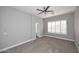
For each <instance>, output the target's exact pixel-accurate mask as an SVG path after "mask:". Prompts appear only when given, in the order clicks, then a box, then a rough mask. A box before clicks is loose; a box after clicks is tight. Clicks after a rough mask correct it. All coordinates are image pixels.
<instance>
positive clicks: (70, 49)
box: [3, 36, 78, 53]
mask: <svg viewBox="0 0 79 59" xmlns="http://www.w3.org/2000/svg"><path fill="white" fill-rule="evenodd" d="M7 52H8V53H77V52H78V51H77V48H76V46H75V44H74V42H71V41H66V40H61V39H56V38H52V37H47V36H44V37H42V38H39V39H36V40H34V41H31V42H28V43H25V44H23V45H20V46H18V47H15V48H12V49H9V50H7V51H3V53H7Z"/></svg>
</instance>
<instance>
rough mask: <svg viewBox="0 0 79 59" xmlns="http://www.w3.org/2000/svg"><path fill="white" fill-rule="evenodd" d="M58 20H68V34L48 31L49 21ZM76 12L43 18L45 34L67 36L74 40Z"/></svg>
mask: <svg viewBox="0 0 79 59" xmlns="http://www.w3.org/2000/svg"><path fill="white" fill-rule="evenodd" d="M57 20H67V35H62V34H54V33H48V32H47V23H48V22H49V21H57ZM73 26H74V13H68V14H64V15H58V16H54V17H50V18H46V19H44V20H43V27H44V28H43V35H51V36H55V37H60V38H67V39H70V40H74V27H73Z"/></svg>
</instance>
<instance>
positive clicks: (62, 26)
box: [48, 20, 67, 34]
mask: <svg viewBox="0 0 79 59" xmlns="http://www.w3.org/2000/svg"><path fill="white" fill-rule="evenodd" d="M48 33H56V34H67V21H66V20H61V21H53V22H48Z"/></svg>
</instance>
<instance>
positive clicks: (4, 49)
mask: <svg viewBox="0 0 79 59" xmlns="http://www.w3.org/2000/svg"><path fill="white" fill-rule="evenodd" d="M33 40H36V38H33V39H30V40H27V41H24V42H20V43H17V44H15V45H12V46H10V47H7V48H3V49H1V50H0V52H2V51H6V50H8V49H11V48H14V47H17V46H19V45H22V44H24V43H27V42H30V41H33Z"/></svg>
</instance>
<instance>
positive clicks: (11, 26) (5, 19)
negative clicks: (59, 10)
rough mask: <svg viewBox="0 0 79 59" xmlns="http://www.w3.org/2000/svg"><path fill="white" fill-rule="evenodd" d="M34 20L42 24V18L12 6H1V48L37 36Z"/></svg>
mask: <svg viewBox="0 0 79 59" xmlns="http://www.w3.org/2000/svg"><path fill="white" fill-rule="evenodd" d="M33 22H34V23H35V22H39V23H40V24H42V19H40V18H37V17H35V16H33V15H30V14H27V13H24V12H21V11H19V10H17V9H14V8H11V7H0V49H3V48H7V47H10V46H12V45H15V44H18V43H21V42H24V41H27V40H29V39H33V38H35V30H34V29H35V27H34V26H35V24H34V23H33ZM40 28H41V29H42V25H40ZM41 29H40V36H41V32H42V31H41Z"/></svg>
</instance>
